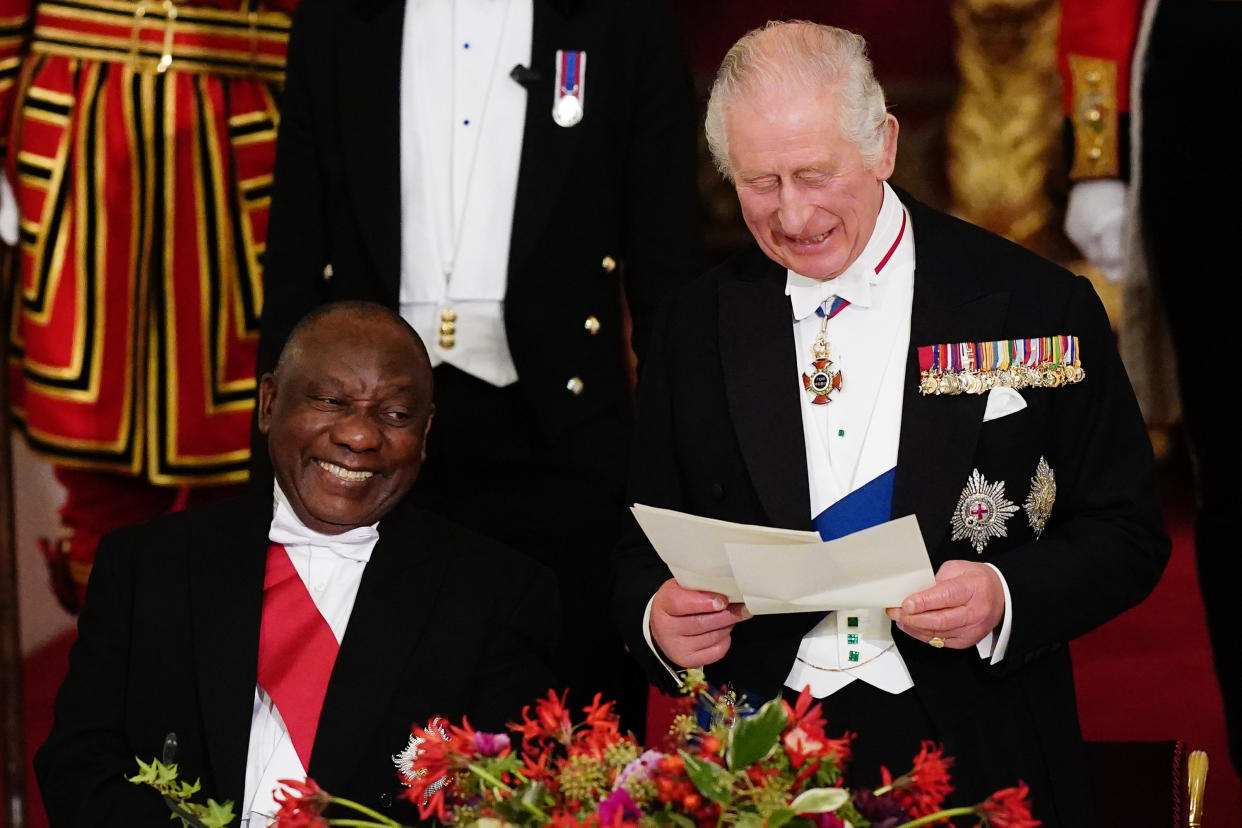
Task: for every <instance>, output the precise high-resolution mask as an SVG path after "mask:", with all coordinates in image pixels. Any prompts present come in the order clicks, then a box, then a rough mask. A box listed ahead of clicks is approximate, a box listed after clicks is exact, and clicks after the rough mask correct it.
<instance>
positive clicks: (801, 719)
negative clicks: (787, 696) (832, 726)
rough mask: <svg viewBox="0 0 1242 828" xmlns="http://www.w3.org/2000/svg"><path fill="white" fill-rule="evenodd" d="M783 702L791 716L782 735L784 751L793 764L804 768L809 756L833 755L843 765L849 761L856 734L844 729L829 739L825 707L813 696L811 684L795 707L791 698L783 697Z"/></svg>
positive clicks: (799, 697) (803, 691) (820, 757)
mask: <svg viewBox="0 0 1242 828" xmlns="http://www.w3.org/2000/svg"><path fill="white" fill-rule="evenodd" d="M782 704H783V705H784V706H785V716H786V718H787V719H788V720H789V726H788V727H787V728H786V729H785V735H784V737H783V741H784V743H785V755H786V756H788V757H789V761H790V763H792V764H793V766H794V768H801V767H802V766H803V765H804V764H806V762H807V760H809V759H825V758H829V757H831V758H832V759H833V760H834V761H835V762H836V763H837V765H844V764H845V763H846V762H848V761H849V758H850V741H851V740H852V739H853V738H854V737H853V735H852V734H850V733H845V734H844V735H842V736H841V738H839V739H829V738H827V736H825V735H824V725H825V724H826V722H825V721H824V713H823V709H822V708H821V707H820V705H819V702H816V701H815V700H814V698H812V696H811V691H810V688H809V687H803V688H802V692H801V693H799V694H798V701H797V702H796V703H795V704H794V706H793V707H790V706H789V703H788V702H784V701H782Z"/></svg>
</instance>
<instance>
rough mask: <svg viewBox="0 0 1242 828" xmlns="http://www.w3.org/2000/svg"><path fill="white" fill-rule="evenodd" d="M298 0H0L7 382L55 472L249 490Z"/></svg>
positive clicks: (32, 438)
mask: <svg viewBox="0 0 1242 828" xmlns="http://www.w3.org/2000/svg"><path fill="white" fill-rule="evenodd" d="M296 2H297V0H264V2H263V4H262V5H261V6H260V5H257V4H256V5H255V6H254V7H253V8H252V7H250V6H247V5H244V4H242V5H239V0H231V2H218V3H210V4H208V3H197V2H190V3H177V4H174V3H172V2H156V1H155V0H143V2H133V0H63V2H41V3H38V4H37V5H34V6H33V7H31V6H30V5H29V4H28V3H26V2H14V0H0V117H3V118H6V119H11V120H6V123H5V124H0V126H6V125H9V124H11V126H10V128H9V129H8V134H9V136H10V140H9V144H8V155H7V159H6V160H7V171H8V175H9V179H10V181H11V182H12V184H13V186H14V189H15V192H16V197H17V202H18V205H19V207H20V214H21V225H20V235H21V241H20V248H21V249H20V256H19V271H18V274H17V284H16V285H15V296H14V308H15V310H14V315H13V319H12V324H11V328H10V337H11V343H12V345H11V352H10V360H9V365H8V369H9V377H10V387H11V394H12V401H13V411H14V414H15V417H16V420H17V422H18V423H19V424H20V425H21V426H22V427H23V429H24V431H25V433H26V435H27V437H28V440H29V442H30V445H31V446H32V447H33V448H34V449H35V450H37V451H39V452H40V453H42V454H44V455H46V456H47V457H49V458H50V459H51V460H52V461H53V462H55V463H58V464H60V465H66V466H78V467H84V468H93V469H101V470H108V471H115V472H122V473H128V474H133V475H138V476H145V477H146V478H147V479H148V480H150V481H151V482H153V483H156V484H160V485H183V484H196V483H222V482H227V481H236V480H241V479H244V478H245V476H246V468H247V463H248V459H249V450H248V445H249V428H250V417H251V411H252V409H253V405H254V402H253V398H254V357H255V350H256V347H257V344H258V318H259V314H260V313H261V311H262V304H263V299H262V290H261V277H260V261H261V257H262V253H263V247H264V240H265V237H266V232H267V214H268V204H269V195H270V189H271V178H272V166H273V161H274V157H275V136H276V129H277V126H278V122H279V115H278V112H277V107H276V96H277V94H278V91H279V86H280V84H281V83H282V82H283V79H284V59H285V50H286V45H287V40H288V29H289V19H288V13H289V12H290V11H291V10H292V7H293V6H294V5H296ZM26 26H29V27H30V28H29V29H28V30H27V29H26V28H25V27H26ZM27 31H28V37H26V38H23V32H27Z"/></svg>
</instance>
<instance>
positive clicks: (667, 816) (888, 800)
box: [134, 671, 1039, 828]
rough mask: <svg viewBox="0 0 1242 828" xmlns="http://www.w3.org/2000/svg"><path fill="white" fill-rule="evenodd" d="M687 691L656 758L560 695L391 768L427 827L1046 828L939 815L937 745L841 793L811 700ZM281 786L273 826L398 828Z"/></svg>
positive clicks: (974, 808) (941, 794)
mask: <svg viewBox="0 0 1242 828" xmlns="http://www.w3.org/2000/svg"><path fill="white" fill-rule="evenodd" d="M689 687H690V693H689V695H687V696H686V697H685V698H683V699H680V700H679V702H678V704H679V705H680V707H679V709H678V712H677V715H676V716H675V718H674V720H673V723H672V725H671V727H670V729H669V732H668V733H667V734H666V735H665V737H664V739H663V743H662V744H660V745H657V746H654V747H652V748H649V749H643V747H642V746H640V745H639V744H638V742H637V741H636V740H635V739H634V737H633V736H630V735H627V734H624V733H622V732H621V731H620V728H619V724H618V719H617V716H616V715H615V714H614V713H613V711H612V703H611V702H601V701H600V698H599V696H598V695H597V696H596V697H595V699H594V700H593V701H592V703H591V704H590V705H588V706H587V707H585V708H583V712H584V713H585V714H586V715H585V718H584V719H582V720H581V721H579V722H577V723H575V722H574V721H573V719H572V717H571V716H570V711H569V708H568V707H567V706H566V705H567V701H566V696H565V695H562V696H559V697H558V696H557V695H556V694H555V693H552V692H551V691H549V693H548V695H547V697H545V698H543V699H540V700H539V701H537V702H536V703H535V704H534V705H533V706H527V707H526V708H525V709H523V711H522V721H521V722H517V723H513V724H510V725H509V729H510V731H511V732H512V734H513V735H512V736H511V735H510V734H503V733H484V732H481V731H477V730H475V729H474V728H472V727H471V726H470V723H469V721H468V720H465V719H463V720H462V722H461V723H460V724H456V725H455V724H452V723H450V722H448V721H446V720H444V719H443V718H440V717H436V718H434V719H432V720H431V721H430V722H428V723H427V725H426V726H422V727H416V728H414V731H413V733H412V734H411V737H410V741H409V743H408V745H407V746H406V748H405V750H403V751H402V752H401V753H400V754H398V755H397V756H394V757H393V759H394V762H395V763H396V765H397V773H398V776H399V778H400V780H401V782H402V783H403V784H404V785H405V786H406V787H405V790H404V791H403V792H402V793H401V797H403V798H404V799H407V800H409V801H411V802H413V803H414V804H415V805H416V806H417V807H418V812H419V816H420V818H421V819H423V820H428V819H433V818H434V819H435V820H436V821H437V822H438V823H439V824H441V825H443V826H447V827H448V828H467V826H478V825H482V826H489V825H490V826H493V827H494V826H498V825H500V824H507V825H510V826H516V827H517V828H544V827H545V826H548V827H549V828H845V826H852V827H853V828H915V827H916V826H920V825H926V824H930V823H935V822H940V823H945V824H949V823H950V822H951V820H953V819H957V818H963V819H965V818H969V820H971V821H972V822H973V823H974V824H976V825H978V826H982V827H983V828H1035V826H1038V825H1039V822H1038V820H1035V819H1034V818H1032V816H1031V812H1030V806H1029V804H1028V802H1027V799H1028V791H1027V787H1026V785H1024V784H1022V783H1019V784H1018V785H1017V786H1016V787H1013V788H1007V789H1004V790H1001V791H997V792H996V793H994V794H992V795H991V796H990V797H988V798H987V799H986V800H984V801H983V802H980V803H977V804H975V805H969V806H961V807H953V808H945V807H944V802H945V797H946V796H947V795H948V794H949V793H950V792H951V791H952V790H953V788H952V784H951V782H950V776H949V767H950V765H951V764H952V759H950V758H949V757H947V756H945V755H944V751H943V748H941V747H938V746H936V745H934V744H932V743H931V742H924V743H923V744H922V747H921V749H920V751H919V753H918V755H917V756H915V757H914V761H913V765H912V767H911V768H910V770H909V771H907V772H906V773H904V774H901V775H900V776H893V774H891V773H890V772H889V771H888V770H887V769H886V768H882V769H881V778H880V780H878V781H879V783H880V784H879V785H878V786H877V787H875V788H873V789H866V788H857V789H850V788H848V787H846V785H845V780H844V773H845V769H846V767H847V766H848V763H849V759H850V745H851V742H852V741H853V739H854V738H855V736H854V735H853V734H846V735H845V736H843V737H841V738H838V739H829V738H828V737H827V736H826V735H825V733H824V726H825V721H824V718H823V715H822V712H821V710H820V706H819V705H818V704H817V703H814V702H813V700H812V699H811V697H810V695H809V694H808V693H806V692H803V694H802V695H801V696H800V697H799V698H798V700H797V702H796V703H795V704H794V705H790V704H789V703H787V702H785V701H784V700H782V699H780V698H777V699H774V700H772V701H769V702H767V703H766V704H763V705H762V706H760V707H759V708H758V709H757V710H755V709H753V708H751V707H749V706H748V705H746V704H744V703H741V702H739V700H738V699H737V698H736V697H734V696H732V695H731V694H729V693H719V692H716V693H714V692H710V691H709V690H708V688H707V686H706V684H705V683H704V682H703V680H702V675H701V674H699V673H694V672H693V671H692V676H691V678H690V682H689ZM515 743H516V744H515ZM134 781H147V780H139V779H137V778H135V780H134ZM148 784H149V782H148ZM282 784H283V785H285V789H284V791H283V792H282V793H281V794H279V795H278V801H279V803H280V806H281V807H280V810H279V812H278V813H277V814H276V823H275V824H276V826H278V828H328V826H353V827H354V828H380V827H381V826H382V827H383V828H404V826H400V825H399V823H397V822H395V821H393V820H392V819H389V818H388V817H385V816H383V815H381V814H379V813H377V812H375V811H372V810H371V809H369V808H366V807H364V806H362V805H359V804H357V803H353V802H348V801H346V800H342V799H340V798H337V797H334V796H332V795H331V794H330V793H328V792H326V791H323V790H322V789H320V788H319V787H318V786H317V785H316V784H315V783H314V782H313V781H311V780H306V781H304V782H303V781H292V780H290V781H284V782H282ZM213 804H214V803H213ZM223 824H226V823H221V825H223ZM209 828H216V826H215V825H210V826H209Z"/></svg>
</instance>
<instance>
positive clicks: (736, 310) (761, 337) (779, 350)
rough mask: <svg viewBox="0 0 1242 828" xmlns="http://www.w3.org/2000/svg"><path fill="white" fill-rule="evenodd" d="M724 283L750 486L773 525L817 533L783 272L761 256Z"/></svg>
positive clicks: (726, 330) (736, 410)
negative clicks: (812, 524) (793, 375)
mask: <svg viewBox="0 0 1242 828" xmlns="http://www.w3.org/2000/svg"><path fill="white" fill-rule="evenodd" d="M738 272H740V273H744V274H753V275H746V276H736V275H729V276H725V277H723V278H721V280H720V282H719V294H720V311H719V325H720V327H719V332H718V335H719V337H720V358H721V363H722V365H723V368H724V377H725V399H726V401H727V403H728V406H729V415H730V417H731V419H732V421H733V424H734V428H735V429H736V433H737V439H738V444H739V446H741V450H742V457H743V459H744V460H745V463H746V469H747V471H748V472H749V473H750V479H751V482H752V483H753V485H754V487H755V492H756V493H757V494H758V496H759V502H760V503H761V504H763V508H764V510H765V511H766V512H767V515H768V518H769V519H770V521H771V522H772V524H773V525H775V526H779V527H784V528H787V529H810V528H811V515H810V510H811V505H810V504H811V494H810V486H809V484H808V483H807V471H806V447H805V445H804V442H803V439H802V412H801V410H800V409H799V404H800V403H799V400H798V387H797V385H796V384H795V383H794V381H793V377H791V371H790V369H791V368H792V367H793V366H794V365H795V364H796V354H795V346H794V336H793V321H792V320H793V316H792V311H791V309H790V305H789V299H788V297H786V296H785V294H784V291H783V290H782V289H781V280H782V278H783V277H784V273H785V271H784V269H783V268H782V267H781V266H780V265H778V264H776V263H775V262H772V261H771V260H769V259H768V258H767V257H766V256H763V255H762V253H760V252H759V251H758V249H755V250H754V252H753V259H752V261H750V262H746V263H744V264H742V265H741V267H740V268H739V271H738Z"/></svg>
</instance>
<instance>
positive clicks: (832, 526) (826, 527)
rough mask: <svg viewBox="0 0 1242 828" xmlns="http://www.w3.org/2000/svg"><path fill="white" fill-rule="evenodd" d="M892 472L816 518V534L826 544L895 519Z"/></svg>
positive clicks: (864, 486) (861, 488) (851, 493)
mask: <svg viewBox="0 0 1242 828" xmlns="http://www.w3.org/2000/svg"><path fill="white" fill-rule="evenodd" d="M896 471H897V469H896V468H892V469H889V470H888V471H886V472H884V474H881V475H880V476H879V477H877V478H875V479H874V480H872V481H871V482H869V483H866V484H864V485H862V486H860V487H859V488H857V489H855V490H854V491H852V492H850V493H849V494H847V495H846V496H845V497H843V498H841V499H840V500H838V501H837V502H836V503H834V504H832V505H831V506H829V507H828V508H827V509H825V510H824V511H822V512H820V513H819V515H818V516H817V517H816V518H815V521H814V523H815V531H817V532H819V536H820V537H821V538H823V539H824V540H826V541H830V540H836V539H837V538H843V537H845V536H846V535H849V534H852V533H854V532H857V531H859V530H860V529H868V528H870V527H872V526H876V525H878V524H881V523H883V522H884V521H886V520H889V519H890V518H891V517H892V516H893V477H894V475H895V473H896Z"/></svg>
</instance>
